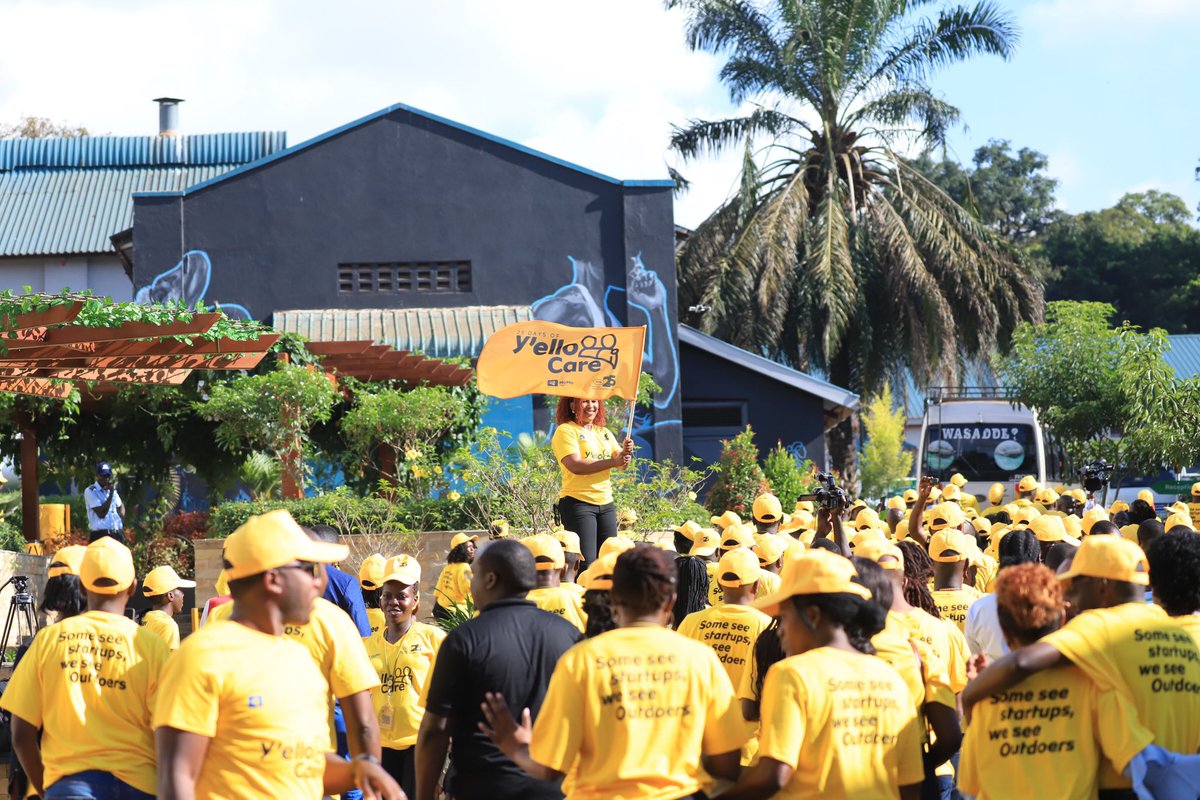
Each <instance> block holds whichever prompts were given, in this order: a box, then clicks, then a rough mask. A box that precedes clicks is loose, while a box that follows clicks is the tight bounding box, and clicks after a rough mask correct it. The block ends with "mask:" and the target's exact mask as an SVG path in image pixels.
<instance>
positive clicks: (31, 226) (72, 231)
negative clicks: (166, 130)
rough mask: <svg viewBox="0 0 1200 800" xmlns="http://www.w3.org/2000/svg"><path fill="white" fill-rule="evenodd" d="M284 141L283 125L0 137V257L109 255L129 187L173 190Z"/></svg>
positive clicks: (128, 205) (121, 226) (129, 205)
mask: <svg viewBox="0 0 1200 800" xmlns="http://www.w3.org/2000/svg"><path fill="white" fill-rule="evenodd" d="M286 147H287V135H286V134H285V133H283V132H282V131H276V132H270V131H265V132H256V133H216V134H205V135H200V136H174V137H166V136H85V137H80V138H75V139H6V140H0V256H34V255H80V254H84V253H111V252H112V251H113V247H112V243H111V242H110V241H109V237H110V236H112V235H113V234H114V233H118V232H120V231H123V230H125V229H126V228H128V227H130V226H131V225H133V195H134V194H135V193H139V192H178V191H180V190H182V189H185V188H187V187H188V186H192V185H193V184H198V183H204V182H206V181H210V180H212V179H213V178H216V177H217V176H219V175H221V174H222V173H225V172H228V171H230V170H232V169H234V168H236V167H237V166H239V165H240V164H244V163H246V162H247V161H254V160H257V159H261V158H265V157H268V156H270V155H271V154H273V153H275V152H278V151H280V150H283V149H285V148H286Z"/></svg>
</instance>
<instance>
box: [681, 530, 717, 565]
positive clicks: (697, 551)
mask: <svg viewBox="0 0 1200 800" xmlns="http://www.w3.org/2000/svg"><path fill="white" fill-rule="evenodd" d="M720 546H721V536H720V534H718V533H717V532H716V531H714V530H713V529H712V528H700V529H699V530H698V531H696V536H695V538H693V539H692V548H691V549H690V550H688V551H687V554H688V555H689V556H700V557H701V558H705V557H707V556H711V555H712V554H713V553H715V552H717V549H718V548H720Z"/></svg>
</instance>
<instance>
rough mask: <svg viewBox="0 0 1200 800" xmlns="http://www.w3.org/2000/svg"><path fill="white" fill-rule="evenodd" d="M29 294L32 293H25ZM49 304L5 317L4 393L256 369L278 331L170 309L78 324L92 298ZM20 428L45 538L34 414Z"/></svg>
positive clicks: (110, 387)
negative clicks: (151, 317)
mask: <svg viewBox="0 0 1200 800" xmlns="http://www.w3.org/2000/svg"><path fill="white" fill-rule="evenodd" d="M26 297H28V296H26ZM35 299H42V300H45V301H46V302H45V303H44V304H43V305H48V306H49V307H48V308H45V309H44V310H39V311H31V312H26V313H17V314H14V315H12V316H11V317H10V316H8V315H5V316H2V317H0V392H10V393H16V394H28V395H37V396H40V397H52V398H58V399H65V398H67V397H69V396H70V395H71V392H72V391H74V390H78V391H79V392H80V394H81V396H90V397H91V398H102V397H104V396H105V395H112V394H115V393H116V392H117V390H118V389H119V388H120V387H121V386H122V385H127V384H168V385H171V384H180V383H183V382H184V381H185V380H186V379H187V377H188V375H189V374H191V371H192V370H193V369H221V370H226V369H237V370H241V369H252V368H253V367H255V366H257V365H258V363H259V361H261V360H262V358H263V356H265V355H266V353H267V351H268V350H270V349H271V346H272V345H274V344H275V342H277V341H278V340H279V337H280V335H279V334H277V333H258V330H259V329H258V328H257V326H255V325H245V324H241V323H229V322H228V321H227V320H225V325H226V326H228V325H236V328H234V329H233V330H229V331H227V332H229V333H233V332H234V331H236V332H237V333H243V335H247V336H251V337H254V338H247V339H242V338H240V337H236V336H231V335H222V334H220V333H214V328H216V326H217V325H218V323H219V322H222V321H223V320H224V315H223V314H221V313H218V312H185V311H182V310H175V309H163V310H162V313H160V314H158V316H159V320H157V321H154V322H144V321H134V322H123V323H121V324H118V325H115V326H111V327H105V326H98V325H84V324H80V323H79V322H78V317H79V315H80V313H81V312H82V311H83V310H84V308H85V306H86V304H87V303H88V302H96V298H92V297H89V296H85V295H67V294H64V295H41V296H35ZM18 422H19V425H20V429H21V473H22V477H23V480H22V481H21V509H22V512H23V519H22V533H23V534H24V536H25V540H26V541H28V542H36V541H38V539H39V537H40V520H39V514H38V479H37V476H38V442H37V432H36V429H35V427H34V424H33V419H32V418H31V417H29V415H25V416H24V417H23V418H22V419H19V421H18Z"/></svg>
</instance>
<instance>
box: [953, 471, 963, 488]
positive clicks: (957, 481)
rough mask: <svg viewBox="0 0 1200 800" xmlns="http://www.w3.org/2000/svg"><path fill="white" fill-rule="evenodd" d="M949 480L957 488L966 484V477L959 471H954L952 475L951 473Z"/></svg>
mask: <svg viewBox="0 0 1200 800" xmlns="http://www.w3.org/2000/svg"><path fill="white" fill-rule="evenodd" d="M950 482H951V483H953V484H954V485H955V486H957V487H958V488H959V489H961V488H962V487H964V486H966V485H967V479H966V477H964V476H963V474H962V473H961V472H956V473H954V474H953V475H951V476H950Z"/></svg>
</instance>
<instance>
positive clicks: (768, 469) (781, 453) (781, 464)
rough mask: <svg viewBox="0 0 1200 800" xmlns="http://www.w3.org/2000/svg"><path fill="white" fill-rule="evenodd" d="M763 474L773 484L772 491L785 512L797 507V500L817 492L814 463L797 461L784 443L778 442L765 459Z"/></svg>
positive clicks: (806, 460)
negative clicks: (803, 495) (804, 495)
mask: <svg viewBox="0 0 1200 800" xmlns="http://www.w3.org/2000/svg"><path fill="white" fill-rule="evenodd" d="M763 473H764V474H765V475H766V476H767V482H768V483H770V484H771V491H772V492H774V493H775V496H776V497H778V498H779V502H780V504H781V505H783V510H784V511H785V512H788V513H791V510H792V509H793V508H794V507H795V506H796V498H798V497H799V496H800V495H802V494H811V493H812V492H815V491H816V490H817V480H816V478H815V477H814V476H815V475H816V472H815V470H814V468H813V463H812V462H811V461H809V460H808V459H807V458H806V459H804V460H797V458H796V457H795V456H794V455H792V454H791V453H789V452H788V450H787V448H786V447H784V446H783V442H776V443H775V447H774V448H773V449H772V450H771V452H770V453H767V457H766V458H765V459H763Z"/></svg>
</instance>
